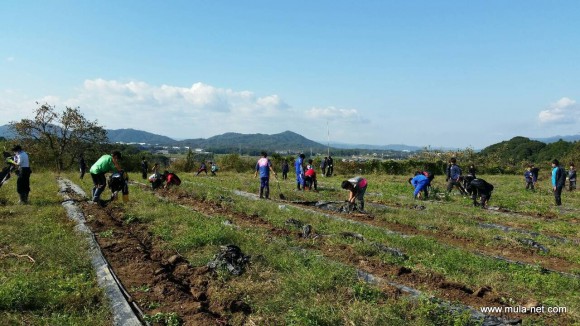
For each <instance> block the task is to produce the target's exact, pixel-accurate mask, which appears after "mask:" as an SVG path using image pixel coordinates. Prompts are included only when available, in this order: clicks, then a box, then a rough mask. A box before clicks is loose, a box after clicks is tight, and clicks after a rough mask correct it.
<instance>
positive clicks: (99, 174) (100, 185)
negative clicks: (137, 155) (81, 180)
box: [89, 151, 122, 203]
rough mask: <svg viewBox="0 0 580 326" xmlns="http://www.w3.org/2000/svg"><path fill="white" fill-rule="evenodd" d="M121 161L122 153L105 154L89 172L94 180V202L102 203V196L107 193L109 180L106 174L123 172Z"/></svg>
mask: <svg viewBox="0 0 580 326" xmlns="http://www.w3.org/2000/svg"><path fill="white" fill-rule="evenodd" d="M120 159H121V152H119V151H114V152H113V154H110V155H109V154H105V155H103V156H101V158H99V159H98V160H97V161H96V162H95V164H93V166H91V169H90V170H89V172H90V173H91V178H92V179H93V202H95V203H100V202H101V194H102V193H103V191H105V187H106V186H107V178H106V177H105V173H107V172H121V170H122V169H121V166H120V165H119V160H120Z"/></svg>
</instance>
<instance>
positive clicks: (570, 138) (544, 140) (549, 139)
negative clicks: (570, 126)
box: [530, 134, 580, 144]
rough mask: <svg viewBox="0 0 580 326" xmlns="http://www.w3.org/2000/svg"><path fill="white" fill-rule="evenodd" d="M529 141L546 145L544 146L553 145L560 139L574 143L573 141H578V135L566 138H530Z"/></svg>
mask: <svg viewBox="0 0 580 326" xmlns="http://www.w3.org/2000/svg"><path fill="white" fill-rule="evenodd" d="M530 139H532V140H537V141H541V142H542V143H546V144H550V143H555V142H557V141H558V140H560V139H562V140H564V141H569V142H574V141H578V140H580V134H578V135H568V136H554V137H548V138H530Z"/></svg>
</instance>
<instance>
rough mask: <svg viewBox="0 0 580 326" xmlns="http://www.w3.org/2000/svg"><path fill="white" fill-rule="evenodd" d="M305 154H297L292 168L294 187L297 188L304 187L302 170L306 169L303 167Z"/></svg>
mask: <svg viewBox="0 0 580 326" xmlns="http://www.w3.org/2000/svg"><path fill="white" fill-rule="evenodd" d="M305 158H306V156H305V155H304V154H300V155H298V157H297V158H296V161H294V170H295V171H296V188H297V189H298V190H303V189H304V172H305V171H306V169H305V167H304V159H305Z"/></svg>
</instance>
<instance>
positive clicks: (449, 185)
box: [447, 179, 467, 195]
mask: <svg viewBox="0 0 580 326" xmlns="http://www.w3.org/2000/svg"><path fill="white" fill-rule="evenodd" d="M454 186H455V187H457V188H458V189H459V192H461V194H462V195H466V194H467V191H465V189H464V188H463V186H462V185H461V182H459V181H454V180H453V179H449V182H448V183H447V192H451V190H453V187H454Z"/></svg>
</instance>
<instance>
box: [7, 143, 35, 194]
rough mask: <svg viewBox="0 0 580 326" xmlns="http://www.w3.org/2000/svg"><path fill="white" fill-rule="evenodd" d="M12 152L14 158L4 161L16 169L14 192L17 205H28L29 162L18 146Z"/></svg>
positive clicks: (30, 171) (26, 155)
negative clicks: (17, 197)
mask: <svg viewBox="0 0 580 326" xmlns="http://www.w3.org/2000/svg"><path fill="white" fill-rule="evenodd" d="M12 152H14V158H13V159H12V158H8V159H7V160H6V161H7V162H9V163H12V164H14V166H15V167H16V168H17V169H18V170H17V171H16V175H18V178H17V179H16V192H18V196H20V201H19V202H18V203H19V204H28V193H30V173H32V170H30V161H29V160H28V154H27V153H26V152H25V151H23V150H22V147H21V146H20V145H16V146H14V147H13V148H12Z"/></svg>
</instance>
